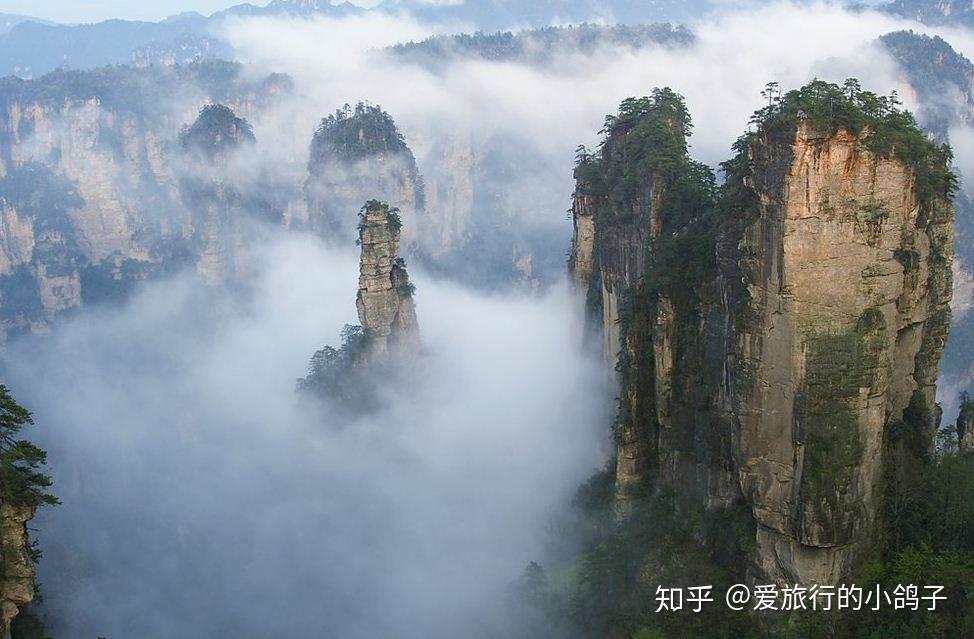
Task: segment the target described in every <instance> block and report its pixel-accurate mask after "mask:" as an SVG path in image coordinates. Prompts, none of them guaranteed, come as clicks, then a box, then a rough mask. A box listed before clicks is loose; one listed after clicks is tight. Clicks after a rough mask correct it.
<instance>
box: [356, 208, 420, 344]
mask: <svg viewBox="0 0 974 639" xmlns="http://www.w3.org/2000/svg"><path fill="white" fill-rule="evenodd" d="M360 218H361V219H360V222H359V243H360V244H361V247H362V256H361V260H360V263H359V290H358V296H357V297H356V300H355V306H356V308H357V309H358V317H359V322H360V323H361V325H362V327H363V328H364V329H365V335H366V339H367V344H368V346H367V352H366V355H365V357H366V358H367V360H369V361H375V360H377V359H382V358H396V359H401V358H404V357H410V356H414V355H415V354H416V353H417V352H418V350H419V326H418V323H417V321H416V307H415V304H414V303H413V286H412V284H410V282H409V275H408V273H407V272H406V263H405V261H404V260H403V259H402V258H401V257H400V256H399V240H400V234H401V228H402V222H401V220H400V219H399V217H398V215H397V214H396V211H395V210H394V209H390V208H389V206H388V205H386V204H382V203H379V202H377V201H370V202H369V203H368V204H366V205H365V208H363V209H362V212H361V214H360Z"/></svg>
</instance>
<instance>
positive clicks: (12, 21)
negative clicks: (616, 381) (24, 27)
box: [0, 13, 54, 34]
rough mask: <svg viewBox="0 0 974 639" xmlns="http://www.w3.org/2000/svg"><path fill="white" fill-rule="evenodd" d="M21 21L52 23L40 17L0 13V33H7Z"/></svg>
mask: <svg viewBox="0 0 974 639" xmlns="http://www.w3.org/2000/svg"><path fill="white" fill-rule="evenodd" d="M22 22H38V23H40V24H54V23H53V22H48V21H47V20H41V19H40V18H32V17H30V16H21V15H17V14H15V13H0V34H3V33H7V32H8V31H10V30H11V29H13V28H14V27H16V26H17V25H18V24H20V23H22Z"/></svg>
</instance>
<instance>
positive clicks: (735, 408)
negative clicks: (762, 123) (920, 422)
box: [721, 123, 953, 583]
mask: <svg viewBox="0 0 974 639" xmlns="http://www.w3.org/2000/svg"><path fill="white" fill-rule="evenodd" d="M868 135H869V133H868V132H861V133H859V134H858V135H857V134H853V133H850V132H849V131H847V130H842V129H840V130H838V131H836V132H834V133H831V132H823V131H821V130H820V129H818V128H817V127H816V126H815V125H812V124H809V123H802V124H801V125H800V126H799V127H798V129H797V131H796V132H795V133H791V132H790V131H788V132H787V135H782V136H780V137H779V136H775V135H768V136H767V137H765V138H764V139H761V140H756V141H754V142H752V143H751V145H750V146H749V148H748V151H747V152H748V154H749V157H750V158H751V162H752V163H753V168H752V169H751V171H750V173H749V174H745V175H744V176H742V177H743V178H744V181H745V185H746V188H749V189H752V190H753V193H754V195H755V196H756V197H757V199H758V202H759V204H758V209H757V211H758V215H757V217H755V218H753V219H748V220H746V221H744V223H743V225H742V227H739V228H735V231H734V233H732V234H731V236H730V237H728V238H727V243H726V244H725V246H727V245H732V243H734V242H736V249H735V248H733V246H732V248H731V249H730V250H729V251H728V252H727V253H726V254H723V255H721V258H722V267H723V272H722V275H723V277H724V281H725V282H727V283H728V287H729V288H733V287H732V286H730V282H731V281H734V282H735V283H736V282H738V281H741V282H742V283H743V286H744V288H742V289H739V291H738V292H739V293H740V294H741V297H740V299H741V301H740V303H739V305H738V306H737V307H736V308H730V309H729V311H730V315H732V316H733V317H734V318H735V319H737V320H739V321H738V322H737V323H736V324H737V326H738V327H739V330H735V331H734V332H733V334H732V342H731V354H730V361H731V362H733V363H734V364H735V365H736V366H737V368H738V373H737V375H736V377H732V379H731V380H730V381H729V383H728V384H727V386H726V387H725V390H726V391H727V393H728V397H727V399H728V404H727V407H728V409H729V410H730V411H732V413H733V414H734V415H735V416H736V417H737V419H738V424H739V428H740V431H739V434H738V436H739V441H738V444H737V447H736V448H737V450H736V451H735V455H736V457H737V462H738V464H739V465H738V473H739V479H740V482H741V488H742V490H743V491H744V494H745V496H746V497H747V498H748V500H749V502H750V503H751V504H752V505H753V509H754V514H755V517H756V519H757V522H758V537H757V542H758V550H757V563H758V567H759V570H760V573H761V574H763V575H767V576H769V577H771V578H774V579H777V580H788V579H796V580H798V581H800V582H815V583H835V582H836V581H838V580H839V579H840V578H841V577H843V576H845V575H848V574H850V573H851V571H852V570H853V568H854V567H855V565H856V561H857V560H858V558H860V557H861V556H862V553H863V552H864V550H865V548H866V547H867V546H868V544H869V543H870V541H871V540H872V539H873V533H874V527H875V523H876V519H877V516H878V513H879V511H880V499H881V492H882V478H883V463H882V459H883V444H884V437H885V435H886V433H887V429H888V427H889V425H890V424H891V423H892V422H894V421H896V420H898V419H900V418H901V416H902V414H903V411H904V410H905V409H906V408H907V406H909V404H910V402H911V399H912V397H913V395H914V393H915V392H918V393H920V394H921V395H922V396H923V398H924V400H925V401H924V404H926V405H929V406H933V405H934V402H935V397H936V388H935V383H936V379H937V367H938V365H939V362H940V357H941V355H942V353H943V348H944V344H945V342H946V338H947V333H948V329H949V326H950V308H949V303H950V296H951V271H950V263H951V257H952V247H953V231H952V229H953V226H952V225H953V211H952V208H951V205H950V202H949V201H948V200H947V199H946V198H943V197H936V198H933V199H930V200H927V201H922V200H921V196H919V195H918V193H917V189H916V187H915V185H916V182H917V175H916V172H915V170H914V168H913V167H910V166H908V165H906V164H905V163H904V162H903V161H901V160H899V159H898V158H896V157H895V156H894V157H882V156H880V155H877V154H874V153H870V152H869V151H868V150H864V149H863V146H864V139H865V137H867V136H868ZM734 177H735V178H736V177H737V176H734ZM738 277H740V278H741V279H739V280H738V279H737V278H738ZM731 298H733V294H732V295H731ZM927 436H928V438H930V440H931V441H932V437H933V431H932V430H931V431H930V432H929V433H927Z"/></svg>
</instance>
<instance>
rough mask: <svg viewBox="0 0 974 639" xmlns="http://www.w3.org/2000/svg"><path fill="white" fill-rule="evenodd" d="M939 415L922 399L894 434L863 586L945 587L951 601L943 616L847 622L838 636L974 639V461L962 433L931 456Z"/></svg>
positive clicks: (886, 615) (881, 615) (949, 434)
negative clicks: (878, 532) (962, 445)
mask: <svg viewBox="0 0 974 639" xmlns="http://www.w3.org/2000/svg"><path fill="white" fill-rule="evenodd" d="M968 401H969V400H968ZM962 403H964V400H963V398H962ZM938 412H939V411H938V409H937V408H936V407H933V406H930V405H929V404H928V403H927V401H926V399H925V398H924V395H923V394H922V393H920V392H916V393H914V395H913V397H912V399H911V401H910V405H909V407H908V408H907V409H906V411H904V413H903V418H902V420H899V421H898V422H896V423H894V424H892V425H891V427H890V429H889V431H888V436H887V442H886V453H885V454H886V461H885V464H886V478H885V481H884V488H885V495H884V513H883V522H882V523H883V530H882V533H883V534H882V536H881V540H880V542H881V543H880V544H879V547H878V549H877V553H876V556H875V557H874V558H873V559H872V560H871V561H869V562H867V563H866V565H865V566H863V568H862V570H861V571H860V574H859V575H857V576H856V583H861V584H865V585H871V584H876V583H879V584H883V585H885V586H887V587H888V588H892V587H895V586H896V585H898V584H916V585H919V586H924V585H935V586H944V591H943V593H941V594H943V595H945V596H947V597H948V600H947V601H945V602H940V605H939V606H938V608H937V610H936V611H925V610H920V611H912V610H893V609H889V608H887V609H883V610H882V611H880V612H878V613H870V614H858V615H856V614H847V615H843V616H842V617H841V618H840V619H838V620H836V627H835V629H834V630H835V633H836V634H835V635H834V636H836V637H866V638H869V639H872V638H875V639H880V638H881V639H912V638H914V637H924V638H930V639H950V638H953V637H969V636H974V596H972V595H971V593H972V592H974V537H972V536H971V534H970V531H971V530H972V529H974V457H971V456H968V455H963V454H961V453H960V452H959V446H958V441H957V429H956V428H954V427H949V428H945V429H943V430H942V431H941V432H940V434H939V436H938V438H937V439H938V445H937V447H936V448H935V449H931V445H930V444H931V436H932V434H933V432H934V429H935V427H936V423H937V419H938V417H937V415H936V414H937V413H938Z"/></svg>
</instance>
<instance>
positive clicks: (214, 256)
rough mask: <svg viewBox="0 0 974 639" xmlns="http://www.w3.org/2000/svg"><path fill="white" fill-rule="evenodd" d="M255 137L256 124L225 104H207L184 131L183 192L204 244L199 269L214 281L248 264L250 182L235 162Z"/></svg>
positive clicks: (198, 237) (196, 234) (196, 232)
mask: <svg viewBox="0 0 974 639" xmlns="http://www.w3.org/2000/svg"><path fill="white" fill-rule="evenodd" d="M255 143H256V139H255V138H254V133H253V131H252V130H251V128H250V124H249V123H248V122H247V121H246V120H243V119H241V118H238V117H237V116H236V115H235V114H234V112H233V110H232V109H230V108H229V107H227V106H224V105H222V104H214V105H209V106H206V107H203V109H202V111H200V115H199V117H198V118H197V119H196V122H194V123H193V125H192V126H191V127H189V128H188V129H186V131H184V132H183V134H182V136H181V137H180V144H181V146H182V150H183V157H184V158H185V166H183V167H182V171H181V173H182V175H181V176H180V192H181V194H182V199H183V202H184V203H185V204H186V207H187V209H188V210H189V218H190V222H191V225H192V228H193V229H194V236H193V239H194V240H195V243H196V244H197V246H198V251H197V254H198V258H197V263H196V265H197V269H198V270H199V271H200V273H201V274H202V275H203V277H204V278H206V280H207V281H208V282H210V283H211V284H217V283H221V282H224V281H227V280H229V279H231V278H233V277H235V276H237V275H240V274H241V272H242V270H243V261H244V259H245V258H244V237H243V235H244V228H243V227H244V224H245V219H244V217H245V215H246V211H245V202H244V200H245V195H244V193H243V191H244V189H245V188H246V187H245V186H243V185H241V184H239V181H238V179H237V177H236V175H235V172H234V171H233V167H232V162H233V159H234V157H235V156H236V152H237V151H238V150H240V149H241V147H245V146H252V145H253V144H255Z"/></svg>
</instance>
